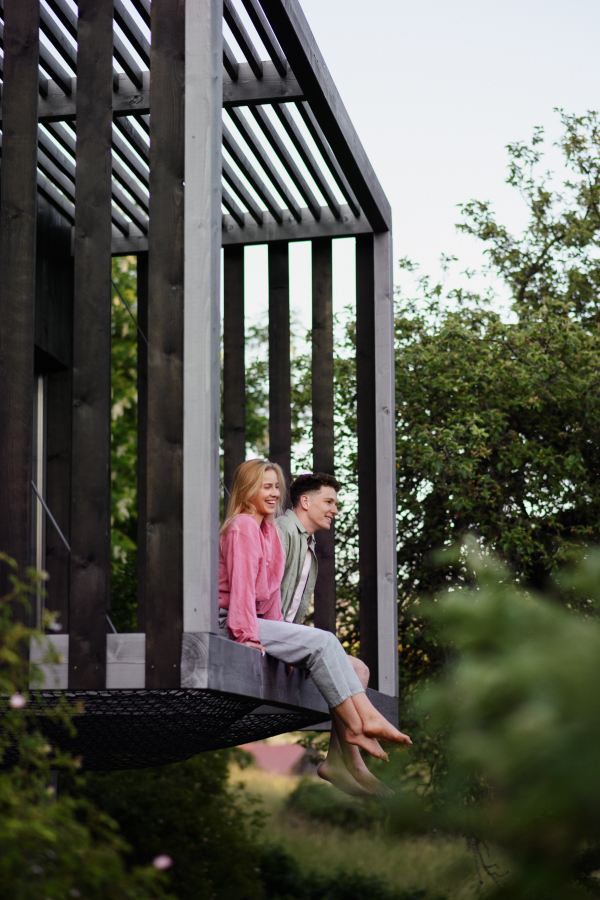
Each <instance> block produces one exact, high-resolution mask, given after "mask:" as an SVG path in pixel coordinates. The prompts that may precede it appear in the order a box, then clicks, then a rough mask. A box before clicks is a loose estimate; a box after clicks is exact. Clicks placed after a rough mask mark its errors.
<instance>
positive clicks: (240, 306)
mask: <svg viewBox="0 0 600 900" xmlns="http://www.w3.org/2000/svg"><path fill="white" fill-rule="evenodd" d="M223 256H224V264H223V295H224V317H223V457H224V480H225V486H226V487H227V490H229V491H230V490H231V485H232V484H233V476H234V473H235V470H236V469H237V467H238V466H239V465H240V464H241V463H243V462H244V459H245V458H246V371H245V364H244V347H245V335H244V247H243V245H242V246H235V245H234V246H230V247H225V248H224V250H223Z"/></svg>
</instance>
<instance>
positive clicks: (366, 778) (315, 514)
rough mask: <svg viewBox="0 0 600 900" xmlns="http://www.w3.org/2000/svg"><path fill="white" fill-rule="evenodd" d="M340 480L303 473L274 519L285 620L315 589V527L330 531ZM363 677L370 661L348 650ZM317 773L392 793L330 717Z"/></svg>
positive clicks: (350, 786) (360, 789)
mask: <svg viewBox="0 0 600 900" xmlns="http://www.w3.org/2000/svg"><path fill="white" fill-rule="evenodd" d="M339 490H340V484H339V482H338V481H337V479H335V478H334V477H333V475H325V474H324V473H322V472H318V473H317V474H315V475H312V474H310V475H299V476H298V478H296V479H295V481H293V482H292V484H291V487H290V499H291V503H292V509H288V510H287V511H286V512H285V514H284V515H283V516H280V517H279V518H278V519H277V520H276V525H277V528H278V530H279V533H280V536H281V542H282V544H283V550H284V553H285V572H284V575H283V581H282V582H281V612H282V614H283V618H284V619H285V621H286V622H295V623H296V624H301V623H302V622H303V621H304V617H305V616H306V612H307V610H308V604H309V603H310V598H311V597H312V595H313V591H314V588H315V583H316V580H317V573H318V562H317V557H316V554H315V533H316V532H317V531H329V529H330V528H331V525H332V523H333V520H334V519H335V517H336V516H337V514H338V508H337V495H338V491H339ZM349 659H350V662H351V663H352V667H353V668H354V671H355V672H356V674H357V676H358V678H359V681H360V683H361V684H362V686H363V687H364V688H365V689H366V687H367V685H368V683H369V670H368V668H367V666H366V665H365V664H364V663H363V662H362V661H361V660H360V659H357V658H356V657H354V656H349ZM318 773H319V775H320V776H321V778H323V779H325V781H329V782H331V784H333V785H335V786H336V787H337V788H339V789H340V790H342V791H344V792H345V793H347V794H351V795H353V796H364V795H365V794H371V795H373V794H376V795H379V796H388V795H389V794H390V793H391V791H390V790H389V788H387V787H386V786H385V785H384V784H382V782H381V781H379V780H378V779H377V778H375V776H374V775H372V774H371V773H370V772H369V770H368V769H367V767H366V765H365V763H364V761H363V758H362V756H361V755H360V751H359V749H358V747H356V746H354V745H352V744H348V743H347V742H346V740H345V738H344V734H343V732H342V730H341V729H339V728H336V721H335V720H333V721H332V727H331V740H330V742H329V751H328V753H327V758H326V759H325V760H324V762H322V763H321V765H320V766H319V769H318Z"/></svg>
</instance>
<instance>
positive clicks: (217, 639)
mask: <svg viewBox="0 0 600 900" xmlns="http://www.w3.org/2000/svg"><path fill="white" fill-rule="evenodd" d="M181 686H182V687H184V688H196V689H198V688H200V689H205V690H209V691H215V692H216V693H224V694H228V695H230V696H231V695H233V696H238V697H247V698H255V699H256V700H257V705H259V704H261V705H262V704H264V703H267V704H269V705H273V706H277V707H278V708H279V709H281V710H286V709H290V710H297V711H305V712H307V713H308V714H311V713H313V714H314V715H315V716H319V715H323V718H324V719H325V718H328V717H329V710H328V708H327V704H326V703H325V700H324V699H323V697H322V696H321V694H320V693H319V691H318V690H317V688H316V687H315V684H314V682H313V680H312V679H311V678H309V679H306V678H305V676H304V672H302V671H300V670H299V669H296V670H294V672H292V675H291V676H290V677H289V678H288V677H287V675H286V674H285V666H284V664H283V663H281V662H279V660H277V659H274V658H273V657H272V656H268V655H267V656H264V657H263V656H261V654H260V653H258V651H256V650H252V648H251V647H243V646H242V645H241V644H236V643H235V641H230V640H228V639H227V638H224V637H221V636H219V635H214V634H196V633H191V632H188V633H186V634H184V636H183V643H182V663H181ZM367 696H368V697H369V700H370V701H371V703H372V704H373V706H375V708H376V709H378V710H379V711H380V712H381V713H382V714H383V715H384V716H385V717H386V718H387V719H388V720H389V721H390V722H393V723H394V724H395V725H397V724H398V701H397V700H396V699H395V698H394V697H390V696H388V695H386V694H381V693H379V692H378V691H374V690H372V689H371V688H367ZM321 721H322V720H321Z"/></svg>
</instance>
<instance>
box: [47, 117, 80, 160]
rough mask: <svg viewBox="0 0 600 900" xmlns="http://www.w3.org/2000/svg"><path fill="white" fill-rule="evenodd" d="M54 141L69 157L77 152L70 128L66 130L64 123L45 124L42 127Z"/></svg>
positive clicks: (73, 135)
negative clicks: (49, 133)
mask: <svg viewBox="0 0 600 900" xmlns="http://www.w3.org/2000/svg"><path fill="white" fill-rule="evenodd" d="M44 128H47V129H48V131H49V132H51V134H52V135H53V137H55V138H56V140H57V141H58V142H59V144H61V146H63V147H64V148H65V150H67V151H68V152H69V153H70V154H71V156H73V157H74V156H75V154H76V152H77V141H76V140H75V134H74V133H73V131H72V129H71V128H67V126H66V125H65V124H64V122H47V123H46V124H45V125H44Z"/></svg>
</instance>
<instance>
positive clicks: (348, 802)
mask: <svg viewBox="0 0 600 900" xmlns="http://www.w3.org/2000/svg"><path fill="white" fill-rule="evenodd" d="M286 809H287V810H289V812H292V813H295V814H296V815H299V816H303V817H304V818H307V819H316V820H317V821H319V822H326V823H327V824H328V825H337V826H339V827H342V828H347V829H349V830H355V829H357V828H368V827H369V826H371V825H373V824H374V823H375V822H382V821H384V819H385V811H384V808H383V807H382V805H381V803H378V802H377V801H376V800H372V801H370V800H368V799H365V800H362V799H359V798H357V797H349V796H348V795H347V794H343V793H342V792H341V791H338V790H336V789H335V788H333V787H331V785H329V784H315V783H314V782H312V781H310V780H309V779H302V780H301V781H300V782H299V783H298V786H297V787H296V788H295V789H294V790H293V791H292V793H291V794H290V795H289V797H288V799H287V801H286Z"/></svg>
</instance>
